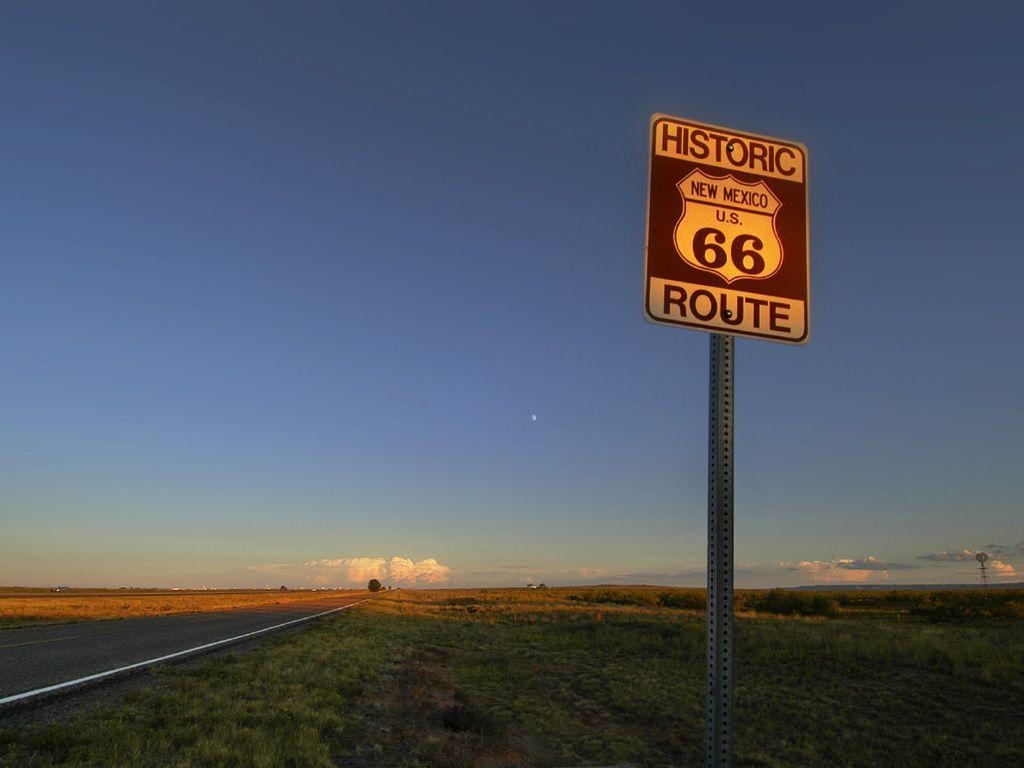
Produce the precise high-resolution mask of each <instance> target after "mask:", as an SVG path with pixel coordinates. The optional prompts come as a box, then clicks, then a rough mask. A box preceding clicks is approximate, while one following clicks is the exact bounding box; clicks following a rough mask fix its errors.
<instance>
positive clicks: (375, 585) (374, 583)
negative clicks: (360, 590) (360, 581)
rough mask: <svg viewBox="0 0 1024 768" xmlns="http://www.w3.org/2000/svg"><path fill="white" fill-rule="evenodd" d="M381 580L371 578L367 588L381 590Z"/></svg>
mask: <svg viewBox="0 0 1024 768" xmlns="http://www.w3.org/2000/svg"><path fill="white" fill-rule="evenodd" d="M380 586H381V585H380V582H379V581H377V579H370V583H369V584H367V585H366V588H367V589H368V590H370V591H371V592H380Z"/></svg>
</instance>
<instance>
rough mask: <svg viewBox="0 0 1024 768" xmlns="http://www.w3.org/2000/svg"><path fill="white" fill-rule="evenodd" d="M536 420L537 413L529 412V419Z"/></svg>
mask: <svg viewBox="0 0 1024 768" xmlns="http://www.w3.org/2000/svg"><path fill="white" fill-rule="evenodd" d="M536 420H537V414H536V413H531V414H530V421H536Z"/></svg>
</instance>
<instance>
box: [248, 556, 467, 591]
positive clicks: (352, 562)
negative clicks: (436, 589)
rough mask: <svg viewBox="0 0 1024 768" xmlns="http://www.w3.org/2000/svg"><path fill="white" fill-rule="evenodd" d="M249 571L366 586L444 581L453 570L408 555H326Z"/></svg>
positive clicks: (297, 580)
mask: <svg viewBox="0 0 1024 768" xmlns="http://www.w3.org/2000/svg"><path fill="white" fill-rule="evenodd" d="M249 570H251V571H255V572H257V573H262V574H266V575H268V576H274V577H275V578H281V579H285V580H289V581H291V582H292V583H300V584H324V585H332V586H365V585H366V583H367V582H368V581H369V580H370V579H378V580H379V581H381V582H383V583H384V584H395V585H401V586H414V585H426V584H444V583H446V582H447V581H448V580H449V579H450V578H451V569H450V568H449V567H448V566H447V565H442V564H441V563H439V562H437V560H435V559H434V558H432V557H431V558H426V559H424V560H410V559H409V558H408V557H400V556H398V555H395V556H393V557H335V558H331V557H325V558H321V559H319V560H307V561H306V562H305V563H302V564H301V565H298V564H287V563H275V564H273V565H254V566H250V568H249Z"/></svg>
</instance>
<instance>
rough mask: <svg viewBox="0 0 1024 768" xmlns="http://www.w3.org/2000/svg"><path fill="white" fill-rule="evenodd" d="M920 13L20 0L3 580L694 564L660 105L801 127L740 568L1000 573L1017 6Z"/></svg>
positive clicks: (743, 372) (1009, 549)
mask: <svg viewBox="0 0 1024 768" xmlns="http://www.w3.org/2000/svg"><path fill="white" fill-rule="evenodd" d="M983 5H984V4H983ZM919 8H920V7H919V6H915V5H913V4H908V3H884V4H877V5H873V6H872V5H870V4H869V5H867V6H862V7H858V11H857V13H856V14H853V13H843V12H840V11H837V10H834V9H831V8H827V7H824V6H821V5H820V4H807V5H797V4H793V5H788V6H784V7H781V8H774V7H773V8H767V7H764V6H763V4H752V5H749V6H744V5H742V4H741V5H736V6H730V9H729V11H728V12H727V13H725V12H723V11H721V10H715V9H714V8H712V6H708V5H707V4H704V5H693V6H686V5H684V4H679V3H673V4H667V3H666V4H650V3H638V4H625V3H622V4H619V3H616V4H590V3H578V2H573V3H557V4H554V3H532V4H531V3H522V4H515V5H514V6H508V7H504V6H498V5H495V4H471V3H465V4H460V3H440V4H430V5H425V4H413V3H377V4H364V5H357V4H340V3H299V4H276V3H275V4H260V3H237V4H231V3H216V4H211V3H143V4H140V3H127V2H125V3H94V4H88V5H82V4H78V3H63V4H62V3H56V4H47V5H45V6H44V5H41V4H38V3H25V4H21V5H14V6H11V5H8V6H7V7H6V8H5V9H4V10H3V11H2V12H0V14H2V18H0V92H2V93H3V94H4V96H5V103H6V104H7V105H8V109H7V110H5V117H4V119H3V120H2V121H0V146H2V147H3V158H4V163H3V182H2V183H0V210H2V211H3V216H2V218H0V221H2V222H3V223H2V226H0V254H2V257H0V258H2V264H3V272H2V279H0V313H2V315H0V318H2V322H0V349H2V352H3V360H4V365H3V377H2V378H0V393H2V402H3V408H2V409H0V419H2V425H0V426H2V429H0V435H2V437H0V467H2V469H0V483H2V487H0V488H2V493H0V528H2V533H3V535H2V538H0V583H3V584H41V585H46V584H52V583H67V584H82V585H86V584H88V585H109V586H118V585H148V584H159V585H166V586H190V585H198V584H215V585H223V586H235V585H239V586H241V585H253V586H262V585H263V584H265V583H273V584H277V583H280V582H287V583H290V584H293V585H296V586H298V585H301V584H312V583H331V584H334V583H339V584H340V583H348V582H352V583H357V582H358V581H360V580H363V577H364V576H366V575H367V574H368V573H374V574H380V575H382V576H384V577H385V578H386V579H389V580H392V581H394V582H396V583H406V584H413V583H419V584H427V583H434V584H450V585H456V586H457V585H477V584H479V585H486V584H520V583H523V582H525V581H527V580H535V581H547V582H549V583H562V584H566V583H585V582H603V581H649V582H658V583H678V584H694V585H696V584H701V583H703V578H704V577H703V569H704V550H705V525H706V519H705V515H706V501H705V489H706V485H705V472H706V429H707V423H706V419H707V414H706V406H707V392H706V390H707V345H708V339H707V335H706V334H704V333H700V332H696V331H689V330H682V329H676V328H667V327H656V326H653V325H650V324H648V323H646V322H644V320H643V319H642V314H641V309H642V307H641V287H642V273H641V270H642V263H643V241H644V207H645V198H646V178H647V152H648V147H647V141H648V137H647V132H648V123H649V119H650V115H651V114H652V113H655V112H664V113H669V114H675V115H681V116H684V117H688V118H691V119H694V120H698V121H705V122H710V123H716V124H720V125H729V126H734V127H736V128H739V129H742V130H747V131H752V132H756V133H763V134H767V135H775V136H781V137H784V138H787V139H792V140H798V141H801V142H803V143H804V144H806V145H807V146H808V149H809V156H810V165H809V167H810V174H809V175H810V183H811V187H810V211H811V291H812V294H811V295H812V316H811V341H810V343H809V344H808V345H807V346H806V347H799V348H791V347H787V346H785V345H782V344H774V343H769V342H761V341H747V340H741V341H739V342H738V344H737V374H738V378H737V390H736V398H737V426H736V439H737V450H736V472H737V480H736V505H737V528H736V554H737V559H738V561H739V565H738V567H737V578H738V582H739V584H740V585H741V586H763V585H775V584H779V585H790V584H806V583H814V582H824V581H857V582H863V581H872V582H873V581H885V580H888V581H890V582H936V581H940V582H965V581H966V582H971V581H975V580H976V579H977V573H976V569H975V567H974V566H975V565H976V564H975V563H974V561H973V557H971V555H972V553H973V552H974V551H975V550H977V549H980V548H989V549H991V550H993V551H994V552H995V554H994V555H993V561H994V565H997V573H996V578H997V580H998V579H1002V580H1020V579H1021V578H1022V577H1021V576H1020V573H1021V571H1024V551H1022V550H1024V546H1022V542H1024V509H1022V507H1024V478H1022V474H1021V472H1020V465H1021V458H1022V449H1021V445H1022V439H1024V408H1022V406H1021V401H1020V398H1021V392H1022V391H1024V387H1022V384H1024V363H1022V360H1024V356H1022V355H1021V352H1020V347H1021V345H1020V341H1019V338H1020V329H1021V327H1022V326H1024V310H1022V308H1021V306H1022V305H1021V301H1020V291H1021V290H1022V289H1021V286H1022V285H1024V260H1022V257H1021V234H1020V230H1019V227H1020V209H1021V206H1022V204H1024V194H1022V191H1021V186H1020V179H1021V178H1022V177H1024V148H1022V145H1021V143H1020V140H1019V135H1020V131H1021V122H1022V115H1024V106H1022V103H1021V100H1020V98H1019V91H1020V84H1021V83H1022V82H1024V60H1022V59H1021V57H1020V56H1019V41H1020V39H1021V37H1022V33H1024V12H1022V11H1021V10H1019V9H1016V8H1014V7H1012V6H1010V5H1009V4H993V5H991V6H989V7H988V11H987V12H972V13H971V14H970V15H964V14H962V13H955V12H953V11H943V10H940V9H937V8H935V7H932V8H929V10H928V12H927V13H922V12H921V11H920V9H919ZM534 415H535V416H536V420H534V419H533V418H532V416H534Z"/></svg>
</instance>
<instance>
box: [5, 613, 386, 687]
mask: <svg viewBox="0 0 1024 768" xmlns="http://www.w3.org/2000/svg"><path fill="white" fill-rule="evenodd" d="M365 602H366V600H360V601H359V602H356V603H349V604H348V605H343V606H341V607H340V608H332V609H331V610H329V611H322V612H321V613H314V614H313V615H312V616H303V617H302V618H301V619H292V620H291V621H286V622H284V623H283V624H275V625H274V626H272V627H264V628H263V629H257V630H255V631H254V632H246V633H245V634H244V635H235V636H234V637H229V638H227V639H225V640H217V641H216V642H213V643H206V644H205V645H197V646H196V647H195V648H188V649H186V650H184V651H177V652H175V653H169V654H167V655H166V656H159V657H157V658H155V659H147V660H146V661H137V662H135V663H134V664H128V665H127V666H124V667H118V668H117V669H108V670H107V671H106V672H97V673H96V674H94V675H86V676H85V677H79V678H76V679H75V680H67V681H65V682H63V683H57V684H56V685H48V686H46V687H45V688H36V689H35V690H34V691H25V692H24V693H15V694H12V695H11V696H4V697H3V698H0V707H2V706H4V705H5V704H13V703H14V702H16V701H24V700H25V699H30V698H32V697H33V696H41V695H42V694H44V693H52V692H54V691H59V690H61V689H62V688H70V687H72V686H75V685H81V684H82V683H88V682H91V681H93V680H102V679H103V678H104V677H110V676H111V675H116V674H118V673H120V672H127V671H128V670H130V669H139V668H140V667H145V666H148V665H150V664H159V663H160V662H161V661H168V660H170V659H177V658H180V657H181V656H187V655H188V654H190V653H196V652H197V651H205V650H206V649H207V648H216V647H217V646H218V645H224V644H225V643H233V642H234V641H236V640H243V639H245V638H247V637H254V636H255V635H262V634H263V633H264V632H270V631H271V630H274V629H281V627H287V626H291V625H292V624H298V623H299V622H301V621H310V620H311V619H316V618H319V617H321V616H326V615H327V614H329V613H337V612H338V611H344V610H345V609H346V608H352V607H353V606H356V605H359V604H361V603H365Z"/></svg>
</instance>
